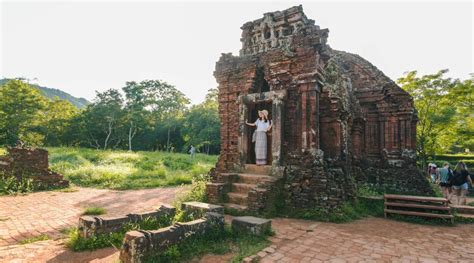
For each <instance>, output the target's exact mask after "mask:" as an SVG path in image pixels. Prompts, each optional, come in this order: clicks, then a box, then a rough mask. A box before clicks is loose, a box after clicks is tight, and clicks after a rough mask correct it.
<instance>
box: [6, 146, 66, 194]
mask: <svg viewBox="0 0 474 263" xmlns="http://www.w3.org/2000/svg"><path fill="white" fill-rule="evenodd" d="M7 151H8V154H7V155H5V156H0V172H2V173H4V174H5V175H7V176H15V177H16V178H18V179H20V178H29V179H32V180H33V181H34V182H35V184H36V186H37V187H38V188H40V189H42V188H48V187H65V186H68V185H69V181H67V180H64V179H63V176H62V175H61V174H59V173H56V172H54V171H51V170H50V169H49V167H48V151H47V150H44V149H37V148H22V147H10V148H8V149H7Z"/></svg>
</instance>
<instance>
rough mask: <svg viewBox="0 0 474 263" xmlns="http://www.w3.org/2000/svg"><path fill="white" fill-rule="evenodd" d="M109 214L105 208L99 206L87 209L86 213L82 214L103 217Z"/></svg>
mask: <svg viewBox="0 0 474 263" xmlns="http://www.w3.org/2000/svg"><path fill="white" fill-rule="evenodd" d="M105 213H107V211H106V210H105V208H102V207H97V206H91V207H87V208H86V209H84V212H83V213H82V214H83V215H103V214H105Z"/></svg>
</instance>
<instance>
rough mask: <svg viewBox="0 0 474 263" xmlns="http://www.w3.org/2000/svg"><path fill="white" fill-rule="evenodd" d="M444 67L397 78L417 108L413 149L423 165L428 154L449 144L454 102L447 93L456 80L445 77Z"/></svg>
mask: <svg viewBox="0 0 474 263" xmlns="http://www.w3.org/2000/svg"><path fill="white" fill-rule="evenodd" d="M447 72H448V70H440V71H439V72H437V73H435V74H430V75H425V76H421V77H418V76H417V72H416V71H411V72H408V73H407V74H406V75H405V76H404V77H402V78H400V79H398V83H399V84H401V85H402V88H403V89H404V90H406V91H407V92H408V93H410V94H411V95H412V96H413V99H414V102H415V108H416V109H417V112H418V119H419V121H418V125H417V152H418V155H419V157H420V158H421V160H422V164H423V165H425V164H426V161H427V157H428V155H434V154H436V153H445V152H447V151H448V150H449V149H450V147H451V145H452V144H453V142H454V140H455V137H454V136H453V129H454V124H453V121H454V117H455V115H456V109H457V106H458V104H457V102H456V101H453V100H452V99H451V97H450V93H451V91H452V90H453V89H454V88H455V87H456V86H457V85H459V81H458V80H452V79H450V78H446V77H445V76H444V75H445V74H446V73H447Z"/></svg>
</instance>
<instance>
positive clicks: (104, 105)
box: [84, 89, 124, 150]
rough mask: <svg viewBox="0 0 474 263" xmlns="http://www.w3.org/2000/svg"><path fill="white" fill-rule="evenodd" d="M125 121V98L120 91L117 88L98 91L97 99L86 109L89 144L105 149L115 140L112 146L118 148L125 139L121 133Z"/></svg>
mask: <svg viewBox="0 0 474 263" xmlns="http://www.w3.org/2000/svg"><path fill="white" fill-rule="evenodd" d="M123 121H124V111H123V98H122V95H121V94H120V92H118V90H115V89H109V90H107V91H104V92H97V95H96V99H95V101H94V102H93V103H92V104H90V105H88V106H87V108H86V110H85V111H84V125H85V130H86V132H87V135H88V136H87V138H88V141H89V144H90V145H91V146H92V147H95V148H96V149H99V148H102V149H104V150H105V149H108V148H109V147H110V144H111V143H113V142H114V146H113V147H112V148H117V147H118V146H119V144H120V143H121V142H122V140H123V138H122V136H121V133H120V129H121V128H123Z"/></svg>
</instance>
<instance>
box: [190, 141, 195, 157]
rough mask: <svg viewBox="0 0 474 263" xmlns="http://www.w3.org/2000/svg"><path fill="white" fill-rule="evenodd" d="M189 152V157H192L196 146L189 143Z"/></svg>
mask: <svg viewBox="0 0 474 263" xmlns="http://www.w3.org/2000/svg"><path fill="white" fill-rule="evenodd" d="M189 154H190V155H191V159H194V155H195V154H196V148H194V146H193V145H192V144H191V148H190V149H189Z"/></svg>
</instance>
